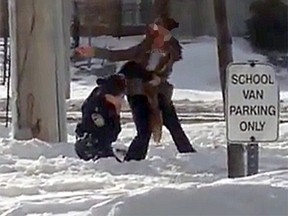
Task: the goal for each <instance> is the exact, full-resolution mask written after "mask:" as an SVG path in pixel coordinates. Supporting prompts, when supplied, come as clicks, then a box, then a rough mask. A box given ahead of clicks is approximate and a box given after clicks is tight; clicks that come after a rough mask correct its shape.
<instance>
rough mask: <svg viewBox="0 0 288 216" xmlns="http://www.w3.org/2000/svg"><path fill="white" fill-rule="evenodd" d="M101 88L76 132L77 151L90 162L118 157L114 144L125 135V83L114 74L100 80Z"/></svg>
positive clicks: (90, 100)
mask: <svg viewBox="0 0 288 216" xmlns="http://www.w3.org/2000/svg"><path fill="white" fill-rule="evenodd" d="M97 84H98V86H97V87H96V88H94V90H93V91H92V92H91V94H90V95H89V96H88V98H87V99H86V100H85V101H84V103H83V105H82V108H81V109H82V121H81V122H80V123H78V124H77V126H76V131H75V132H76V143H75V151H76V153H77V155H78V156H79V158H81V159H83V160H86V161H88V160H91V159H93V160H97V159H99V158H103V157H115V155H114V153H113V149H112V143H113V142H115V141H116V139H117V137H118V135H119V133H120V132H121V125H120V109H121V104H122V100H123V98H124V95H125V89H126V82H125V79H124V77H123V76H121V75H119V74H114V75H111V76H109V77H107V78H101V79H98V80H97ZM115 158H116V159H117V157H115Z"/></svg>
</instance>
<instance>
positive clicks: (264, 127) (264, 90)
mask: <svg viewBox="0 0 288 216" xmlns="http://www.w3.org/2000/svg"><path fill="white" fill-rule="evenodd" d="M225 94H226V107H225V114H226V129H227V133H226V134H227V139H228V141H230V142H272V141H276V140H277V139H278V134H279V87H278V84H277V80H276V76H275V70H274V68H273V67H272V66H271V65H270V64H264V63H233V64H230V65H229V66H228V67H227V83H226V92H225Z"/></svg>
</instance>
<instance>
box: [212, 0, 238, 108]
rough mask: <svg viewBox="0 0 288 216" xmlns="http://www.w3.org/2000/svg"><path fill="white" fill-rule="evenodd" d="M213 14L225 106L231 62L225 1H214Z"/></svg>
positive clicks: (230, 42) (230, 39)
mask: <svg viewBox="0 0 288 216" xmlns="http://www.w3.org/2000/svg"><path fill="white" fill-rule="evenodd" d="M214 12H215V20H216V27H217V44H218V62H219V72H220V82H221V89H222V95H223V101H224V104H225V85H226V68H227V66H228V64H229V63H230V62H232V61H233V56H232V38H231V34H230V32H229V27H228V20H227V12H226V2H225V0H214Z"/></svg>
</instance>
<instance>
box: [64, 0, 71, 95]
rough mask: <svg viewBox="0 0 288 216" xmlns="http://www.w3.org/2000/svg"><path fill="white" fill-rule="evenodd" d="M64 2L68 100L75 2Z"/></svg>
mask: <svg viewBox="0 0 288 216" xmlns="http://www.w3.org/2000/svg"><path fill="white" fill-rule="evenodd" d="M61 2H62V11H63V16H62V21H63V37H64V45H65V61H66V63H65V71H64V73H65V87H66V89H65V96H66V99H69V98H70V95H71V85H70V82H71V74H70V55H71V54H70V46H71V43H70V37H71V34H70V32H71V31H70V26H71V21H72V11H73V1H72V0H61Z"/></svg>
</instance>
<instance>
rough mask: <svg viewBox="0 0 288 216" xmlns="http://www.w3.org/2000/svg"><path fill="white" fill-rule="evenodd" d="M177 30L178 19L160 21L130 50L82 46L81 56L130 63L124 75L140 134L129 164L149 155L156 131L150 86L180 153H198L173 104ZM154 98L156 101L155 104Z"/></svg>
mask: <svg viewBox="0 0 288 216" xmlns="http://www.w3.org/2000/svg"><path fill="white" fill-rule="evenodd" d="M176 27H178V23H177V22H175V21H174V20H172V19H169V18H168V19H161V18H160V19H157V20H155V23H154V24H152V25H149V27H148V28H147V30H146V35H145V38H144V40H143V41H142V42H141V43H140V44H138V45H136V46H134V47H131V48H129V49H126V50H107V49H103V48H98V47H97V48H96V47H80V48H79V49H78V50H77V53H78V54H80V55H81V56H84V57H96V58H104V59H108V60H110V61H123V60H129V62H128V63H127V64H125V65H124V66H123V68H122V69H121V70H120V73H123V74H125V75H126V77H127V98H128V102H129V105H130V107H131V109H132V114H133V118H134V122H135V125H136V129H137V135H136V136H135V138H134V139H133V141H132V143H131V145H130V146H129V149H128V152H127V155H126V157H125V160H126V161H130V160H143V159H145V157H146V155H147V150H148V145H149V141H150V138H151V135H152V132H153V130H152V128H151V118H150V116H151V100H149V97H147V94H146V91H145V89H146V87H148V88H149V86H150V88H151V89H152V92H155V91H154V90H155V89H156V92H157V94H156V96H157V99H158V100H157V103H158V104H157V106H158V108H159V110H160V111H161V116H162V117H161V118H162V119H163V124H164V125H165V126H166V128H167V129H168V130H169V132H170V134H171V135H172V138H173V141H174V143H175V145H176V147H177V150H178V151H179V152H180V153H191V152H196V150H195V149H194V148H193V147H192V145H191V143H190V141H189V139H188V137H187V136H186V134H185V132H184V131H183V129H182V127H181V124H180V122H179V119H178V117H177V114H176V110H175V107H174V105H173V102H172V94H173V85H172V84H170V83H169V82H168V79H169V76H170V74H171V72H172V67H173V65H174V63H175V62H177V61H179V60H181V59H182V47H181V45H180V43H179V42H178V41H177V39H175V38H174V37H172V35H171V34H169V31H170V30H172V29H173V28H176ZM160 30H161V31H160ZM155 62H157V63H156V64H155ZM135 68H136V69H135ZM154 99H155V98H154ZM154 99H152V102H153V101H155V100H154ZM154 108H155V106H154ZM153 110H155V109H153ZM157 119H158V118H157ZM157 123H159V121H157Z"/></svg>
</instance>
